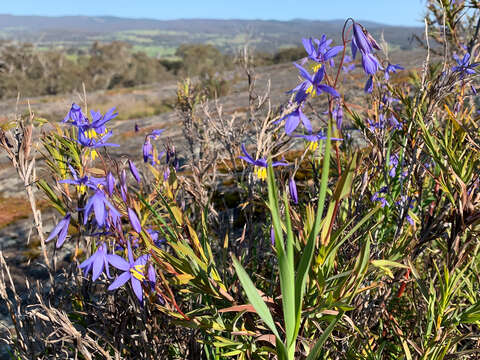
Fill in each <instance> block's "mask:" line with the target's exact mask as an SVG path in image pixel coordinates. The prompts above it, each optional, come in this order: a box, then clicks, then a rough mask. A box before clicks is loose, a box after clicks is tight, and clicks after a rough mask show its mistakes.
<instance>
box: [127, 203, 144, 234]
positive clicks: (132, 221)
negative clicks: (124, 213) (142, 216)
mask: <svg viewBox="0 0 480 360" xmlns="http://www.w3.org/2000/svg"><path fill="white" fill-rule="evenodd" d="M128 218H129V219H130V224H132V227H133V230H135V231H136V232H137V233H139V234H140V233H141V232H142V225H141V224H140V221H139V220H138V216H137V214H136V213H135V211H134V210H132V209H130V208H128Z"/></svg>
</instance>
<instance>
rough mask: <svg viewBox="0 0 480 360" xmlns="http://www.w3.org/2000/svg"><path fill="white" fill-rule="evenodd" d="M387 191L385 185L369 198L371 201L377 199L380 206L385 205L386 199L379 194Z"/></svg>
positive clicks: (386, 203)
mask: <svg viewBox="0 0 480 360" xmlns="http://www.w3.org/2000/svg"><path fill="white" fill-rule="evenodd" d="M387 191H388V188H387V187H386V186H384V187H382V188H381V189H380V190H379V191H377V192H376V193H375V194H373V196H372V198H371V200H372V201H379V202H380V204H381V206H382V208H383V207H385V205H388V201H387V200H386V199H385V197H384V196H380V194H386V193H387Z"/></svg>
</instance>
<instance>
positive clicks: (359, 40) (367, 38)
mask: <svg viewBox="0 0 480 360" xmlns="http://www.w3.org/2000/svg"><path fill="white" fill-rule="evenodd" d="M351 47H352V56H353V58H354V59H355V56H356V55H357V50H360V54H361V55H362V66H363V70H364V71H365V73H366V74H367V75H374V74H375V73H376V72H377V70H378V69H379V68H381V65H380V62H379V61H378V59H377V58H376V57H375V55H373V51H374V49H376V50H380V46H378V44H377V42H376V41H375V39H374V38H373V37H372V35H370V33H369V32H368V31H367V30H366V29H365V28H364V27H363V26H362V25H360V24H358V23H356V22H354V23H353V37H352V42H351Z"/></svg>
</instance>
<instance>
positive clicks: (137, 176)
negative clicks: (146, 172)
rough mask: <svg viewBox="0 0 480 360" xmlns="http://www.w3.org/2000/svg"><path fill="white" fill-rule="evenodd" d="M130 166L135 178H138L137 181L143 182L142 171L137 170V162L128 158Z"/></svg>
mask: <svg viewBox="0 0 480 360" xmlns="http://www.w3.org/2000/svg"><path fill="white" fill-rule="evenodd" d="M128 167H129V168H130V172H131V173H132V175H133V177H134V178H135V180H137V183H139V184H140V182H141V180H142V179H141V177H140V173H139V172H138V170H137V167H136V166H135V164H134V163H133V162H132V161H130V160H128Z"/></svg>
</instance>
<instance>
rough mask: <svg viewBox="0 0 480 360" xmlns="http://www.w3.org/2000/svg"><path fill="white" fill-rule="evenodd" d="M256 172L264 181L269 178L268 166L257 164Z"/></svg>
mask: <svg viewBox="0 0 480 360" xmlns="http://www.w3.org/2000/svg"><path fill="white" fill-rule="evenodd" d="M254 172H255V175H257V177H258V178H259V179H260V180H262V181H264V180H266V179H267V168H265V167H263V166H256V167H255V170H254Z"/></svg>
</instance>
